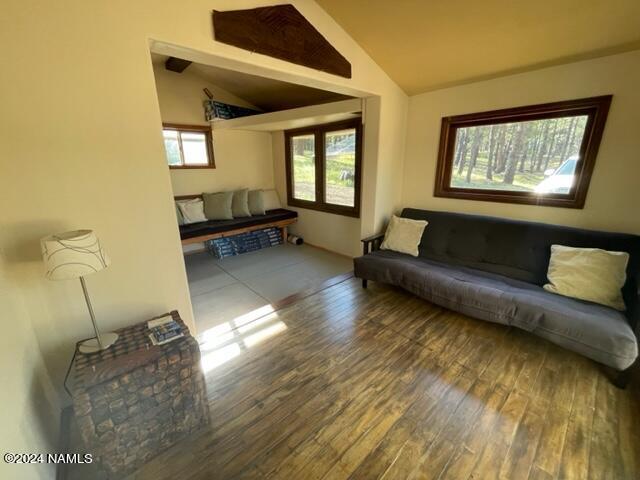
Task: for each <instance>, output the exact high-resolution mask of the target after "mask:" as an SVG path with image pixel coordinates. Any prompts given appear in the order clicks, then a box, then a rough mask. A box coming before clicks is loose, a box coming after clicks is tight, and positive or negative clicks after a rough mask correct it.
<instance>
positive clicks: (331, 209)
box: [287, 198, 360, 218]
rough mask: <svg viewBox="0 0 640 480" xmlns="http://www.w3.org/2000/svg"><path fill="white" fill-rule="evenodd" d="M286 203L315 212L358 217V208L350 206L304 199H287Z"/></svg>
mask: <svg viewBox="0 0 640 480" xmlns="http://www.w3.org/2000/svg"><path fill="white" fill-rule="evenodd" d="M287 205H288V206H290V207H296V208H304V209H307V210H314V211H316V212H322V213H330V214H333V215H342V216H344V217H352V218H360V210H359V209H358V208H355V207H354V208H352V207H341V206H339V205H328V204H321V205H318V204H316V203H313V202H306V201H304V200H296V199H291V198H290V199H288V200H287Z"/></svg>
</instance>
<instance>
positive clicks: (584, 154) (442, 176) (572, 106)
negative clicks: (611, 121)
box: [434, 95, 613, 208]
mask: <svg viewBox="0 0 640 480" xmlns="http://www.w3.org/2000/svg"><path fill="white" fill-rule="evenodd" d="M612 98H613V96H612V95H604V96H599V97H591V98H582V99H578V100H568V101H562V102H553V103H545V104H539V105H530V106H525V107H517V108H507V109H502V110H493V111H489V112H481V113H472V114H467V115H456V116H451V117H444V118H442V127H441V131H440V146H439V151H438V164H437V168H436V180H435V188H434V196H436V197H447V198H457V199H464V200H479V201H487V202H503V203H517V204H529V205H545V206H553V207H564V208H584V203H585V200H586V197H587V191H588V189H589V183H590V181H591V176H592V173H593V168H594V166H595V162H596V157H597V155H598V148H599V146H600V141H601V139H602V133H603V131H604V126H605V123H606V121H607V115H608V112H609V107H610V105H611V99H612ZM581 115H586V116H587V117H588V118H587V123H586V126H585V132H584V137H583V139H582V144H581V146H580V151H579V152H580V161H579V162H578V163H577V165H576V170H575V176H576V181H575V182H574V184H573V187H572V188H571V190H570V191H569V193H567V194H557V193H555V194H537V193H534V192H518V191H505V190H490V189H472V188H460V187H451V186H450V185H451V172H452V166H453V157H454V153H455V142H456V132H457V130H458V129H459V128H466V127H476V126H482V125H495V124H501V123H513V122H518V121H521V122H522V121H532V120H545V119H554V118H561V117H570V116H581Z"/></svg>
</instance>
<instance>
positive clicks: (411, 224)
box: [380, 215, 428, 257]
mask: <svg viewBox="0 0 640 480" xmlns="http://www.w3.org/2000/svg"><path fill="white" fill-rule="evenodd" d="M427 223H428V222H427V221H426V220H411V219H410V218H402V217H396V216H395V215H394V216H393V217H391V221H390V222H389V226H388V227H387V231H386V232H385V234H384V240H383V242H382V245H380V248H381V249H382V250H393V251H394V252H400V253H408V254H409V255H413V256H414V257H417V256H418V245H420V239H421V238H422V234H423V232H424V229H425V227H426V226H427Z"/></svg>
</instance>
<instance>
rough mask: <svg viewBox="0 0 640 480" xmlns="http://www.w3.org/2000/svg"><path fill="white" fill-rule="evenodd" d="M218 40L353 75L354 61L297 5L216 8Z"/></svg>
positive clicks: (327, 70) (344, 75) (341, 74)
mask: <svg viewBox="0 0 640 480" xmlns="http://www.w3.org/2000/svg"><path fill="white" fill-rule="evenodd" d="M213 30H214V38H215V39H216V40H217V41H218V42H222V43H226V44H228V45H233V46H235V47H239V48H242V49H244V50H249V51H250V52H257V53H261V54H263V55H268V56H270V57H274V58H278V59H280V60H285V61H287V62H291V63H295V64H297V65H303V66H305V67H309V68H313V69H315V70H320V71H322V72H327V73H331V74H333V75H339V76H341V77H345V78H351V64H350V63H349V61H348V60H347V59H346V58H345V57H343V56H342V55H341V54H340V52H338V50H336V49H335V48H334V47H333V45H331V44H330V43H329V42H328V41H327V39H326V38H324V37H323V36H322V34H321V33H320V32H318V30H316V28H315V27H314V26H313V25H312V24H311V23H309V21H308V20H307V19H306V18H304V16H303V15H302V14H301V13H300V12H299V11H298V10H296V8H295V7H294V6H293V5H276V6H273V7H260V8H251V9H248V10H230V11H226V12H220V11H217V10H214V11H213Z"/></svg>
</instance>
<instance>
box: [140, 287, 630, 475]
mask: <svg viewBox="0 0 640 480" xmlns="http://www.w3.org/2000/svg"><path fill="white" fill-rule="evenodd" d="M216 342H217V344H216ZM202 350H203V358H204V364H205V366H207V368H208V369H209V371H208V372H207V385H208V395H209V401H210V408H211V425H210V427H207V428H206V429H204V430H203V431H201V432H200V433H198V434H196V435H194V436H193V437H191V438H189V439H188V440H186V441H184V442H182V443H180V444H179V445H177V446H176V447H174V448H172V449H171V450H169V451H168V452H166V453H165V454H163V455H162V456H161V457H159V458H156V459H154V460H152V461H151V462H150V463H149V464H147V465H146V466H145V467H144V468H142V469H141V470H140V471H138V472H137V473H136V474H134V475H132V476H131V477H130V478H136V479H154V480H158V479H174V478H180V479H183V480H187V479H189V480H196V479H218V478H220V479H227V478H278V479H341V478H354V479H376V478H384V479H385V480H387V479H456V480H462V479H494V478H495V479H527V478H528V479H536V480H538V479H543V480H547V479H555V478H558V479H574V478H575V479H586V478H589V479H625V478H628V479H637V478H640V464H639V462H640V438H639V434H640V428H639V427H640V421H639V415H640V401H639V400H638V388H637V386H636V385H637V382H635V385H632V387H630V388H629V389H628V390H624V391H623V390H618V389H616V388H615V387H613V386H612V385H611V384H610V383H609V382H608V380H607V378H606V377H605V376H604V374H603V373H602V372H601V371H600V369H599V367H598V366H597V365H596V364H594V363H593V362H591V361H589V360H587V359H584V358H582V357H580V356H578V355H575V354H573V353H570V352H567V351H564V350H562V349H560V348H557V347H555V346H554V345H552V344H550V343H548V342H546V341H544V340H541V339H538V338H536V337H534V336H532V335H530V334H528V333H526V332H522V331H519V330H516V329H509V328H506V327H503V326H500V325H494V324H491V323H487V322H483V321H479V320H475V319H471V318H468V317H465V316H464V315H460V314H457V313H453V312H451V311H448V310H444V309H441V308H439V307H436V306H434V305H432V304H430V303H428V302H425V301H423V300H420V299H418V298H415V297H413V296H411V295H409V294H407V293H404V292H402V291H400V290H397V289H393V288H390V287H386V286H382V285H379V284H375V283H372V284H370V287H369V288H368V289H367V290H364V289H362V288H361V287H360V282H359V281H356V280H355V279H348V280H346V281H344V282H342V283H340V284H337V285H333V286H330V287H329V288H327V289H325V290H323V291H321V292H318V293H316V294H313V295H311V296H309V297H307V298H304V299H302V300H300V301H298V302H297V303H295V304H293V305H288V306H286V307H285V308H284V309H282V310H279V311H277V312H275V313H272V314H270V315H267V316H266V317H263V318H260V319H258V320H256V321H255V322H254V323H253V324H248V325H245V326H244V327H239V328H238V329H236V330H234V332H233V335H232V336H231V337H229V336H227V337H224V338H221V339H219V340H215V339H214V340H212V341H210V342H209V344H207V343H205V344H203V346H202ZM225 352H226V354H225Z"/></svg>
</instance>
